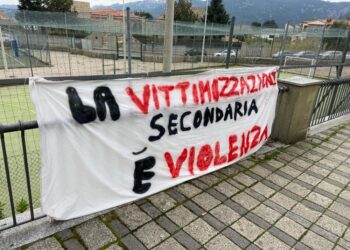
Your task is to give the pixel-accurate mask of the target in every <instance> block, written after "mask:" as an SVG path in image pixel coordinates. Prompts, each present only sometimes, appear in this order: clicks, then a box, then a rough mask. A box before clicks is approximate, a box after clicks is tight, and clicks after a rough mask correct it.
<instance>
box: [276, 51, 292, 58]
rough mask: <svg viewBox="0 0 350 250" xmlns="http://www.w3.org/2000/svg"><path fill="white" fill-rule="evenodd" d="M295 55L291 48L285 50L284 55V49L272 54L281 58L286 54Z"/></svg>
mask: <svg viewBox="0 0 350 250" xmlns="http://www.w3.org/2000/svg"><path fill="white" fill-rule="evenodd" d="M291 55H293V52H291V51H289V50H285V51H283V55H282V51H277V52H276V53H274V54H272V57H273V58H280V57H281V56H282V57H286V56H291Z"/></svg>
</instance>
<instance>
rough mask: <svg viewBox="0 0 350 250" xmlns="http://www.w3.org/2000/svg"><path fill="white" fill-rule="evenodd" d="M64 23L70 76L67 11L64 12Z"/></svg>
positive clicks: (70, 73)
mask: <svg viewBox="0 0 350 250" xmlns="http://www.w3.org/2000/svg"><path fill="white" fill-rule="evenodd" d="M64 24H65V27H66V40H67V49H68V67H69V75H70V76H72V67H71V64H70V46H69V40H68V27H67V13H66V12H64Z"/></svg>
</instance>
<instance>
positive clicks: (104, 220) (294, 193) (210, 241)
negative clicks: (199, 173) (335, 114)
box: [29, 123, 350, 250]
mask: <svg viewBox="0 0 350 250" xmlns="http://www.w3.org/2000/svg"><path fill="white" fill-rule="evenodd" d="M349 182H350V123H347V124H343V125H341V126H338V127H334V128H332V129H329V130H327V131H325V132H322V133H320V134H316V135H314V136H312V137H310V138H308V139H307V140H305V141H303V142H299V143H297V144H295V145H294V146H290V147H288V148H284V149H283V150H276V151H274V152H272V153H271V152H270V153H268V154H266V155H263V156H259V158H254V157H250V158H248V159H246V160H245V161H241V162H239V163H237V164H234V165H232V166H230V167H227V168H224V169H222V170H220V171H217V172H215V173H212V174H209V175H206V176H203V177H201V178H198V179H196V180H192V181H190V182H187V183H185V184H182V185H179V186H177V187H174V188H172V189H169V190H167V191H165V192H161V193H158V194H156V195H154V196H152V197H149V198H147V199H143V200H140V201H137V202H135V203H132V204H130V205H126V206H123V207H119V208H117V209H115V210H114V211H112V212H110V213H108V214H106V215H104V216H100V217H98V218H95V219H92V220H90V221H87V222H85V223H83V224H81V225H78V226H76V227H74V228H71V229H69V230H65V231H63V232H60V233H57V234H55V235H53V236H51V237H49V238H46V239H44V240H41V241H38V242H35V243H34V244H32V245H30V246H29V248H30V249H62V248H67V249H84V248H88V249H101V248H102V249H122V248H129V249H150V248H155V249H166V250H170V249H171V250H172V249H185V248H186V249H199V248H201V249H215V250H216V249H220V250H222V249H239V248H243V249H259V248H262V249H290V248H295V249H309V248H311V249H350V228H349V225H350V185H349Z"/></svg>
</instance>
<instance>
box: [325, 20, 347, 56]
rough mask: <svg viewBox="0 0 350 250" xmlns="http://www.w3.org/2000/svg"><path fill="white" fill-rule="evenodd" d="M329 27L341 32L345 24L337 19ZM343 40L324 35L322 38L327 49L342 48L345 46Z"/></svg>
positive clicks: (344, 28)
mask: <svg viewBox="0 0 350 250" xmlns="http://www.w3.org/2000/svg"><path fill="white" fill-rule="evenodd" d="M329 28H330V29H333V30H336V32H342V31H345V30H346V28H347V26H346V23H345V22H342V21H338V22H334V23H333V24H332V25H331V26H330V27H329ZM344 40H345V39H340V38H339V37H325V38H324V39H323V41H324V44H325V48H326V49H328V50H342V49H343V48H344V47H345V41H344Z"/></svg>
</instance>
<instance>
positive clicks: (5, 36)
mask: <svg viewBox="0 0 350 250" xmlns="http://www.w3.org/2000/svg"><path fill="white" fill-rule="evenodd" d="M2 40H3V41H4V42H11V41H12V40H13V38H12V36H11V35H10V34H6V33H3V34H2Z"/></svg>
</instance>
